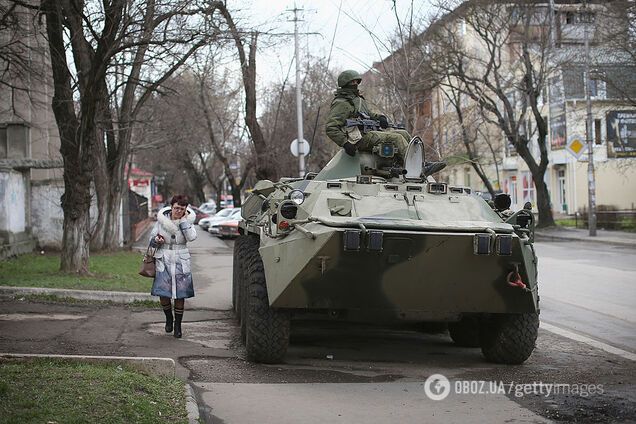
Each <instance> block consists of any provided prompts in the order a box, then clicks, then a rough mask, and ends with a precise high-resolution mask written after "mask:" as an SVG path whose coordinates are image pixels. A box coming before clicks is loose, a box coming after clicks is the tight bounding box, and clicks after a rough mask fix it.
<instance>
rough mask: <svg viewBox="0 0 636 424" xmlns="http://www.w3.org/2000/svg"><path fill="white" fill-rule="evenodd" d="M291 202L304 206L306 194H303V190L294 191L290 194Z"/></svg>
mask: <svg viewBox="0 0 636 424" xmlns="http://www.w3.org/2000/svg"><path fill="white" fill-rule="evenodd" d="M289 200H291V201H292V202H294V203H296V204H297V205H302V203H303V202H304V201H305V193H303V192H302V191H301V190H292V191H291V192H290V193H289Z"/></svg>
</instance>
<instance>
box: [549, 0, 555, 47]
mask: <svg viewBox="0 0 636 424" xmlns="http://www.w3.org/2000/svg"><path fill="white" fill-rule="evenodd" d="M548 25H550V48H551V49H552V50H554V47H555V43H556V36H555V28H554V0H550V3H549V6H548Z"/></svg>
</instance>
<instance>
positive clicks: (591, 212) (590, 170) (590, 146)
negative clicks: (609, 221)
mask: <svg viewBox="0 0 636 424" xmlns="http://www.w3.org/2000/svg"><path fill="white" fill-rule="evenodd" d="M583 10H584V12H585V15H584V16H585V18H586V20H588V19H589V21H590V22H585V23H584V25H585V31H584V34H585V35H584V39H585V104H586V108H587V117H586V122H587V125H586V127H587V128H586V129H585V137H586V139H587V155H588V161H587V200H588V212H587V217H588V218H587V222H588V228H589V231H590V236H591V237H594V236H596V181H595V178H594V142H593V140H592V124H593V121H592V100H591V99H590V81H591V79H590V40H589V38H590V36H589V34H588V33H589V27H590V25H591V24H592V19H591V15H590V14H589V11H588V8H587V0H584V3H583Z"/></svg>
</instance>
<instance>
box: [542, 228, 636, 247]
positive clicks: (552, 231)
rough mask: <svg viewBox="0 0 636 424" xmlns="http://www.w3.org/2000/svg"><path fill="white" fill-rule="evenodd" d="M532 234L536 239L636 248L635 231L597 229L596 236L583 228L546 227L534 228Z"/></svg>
mask: <svg viewBox="0 0 636 424" xmlns="http://www.w3.org/2000/svg"><path fill="white" fill-rule="evenodd" d="M534 234H535V238H536V240H537V241H558V240H562V241H586V242H592V243H605V244H611V245H614V246H625V247H634V248H636V233H630V232H627V231H609V230H597V231H596V236H595V237H590V233H589V231H588V230H587V229H583V228H567V227H548V228H539V229H536V230H535V232H534Z"/></svg>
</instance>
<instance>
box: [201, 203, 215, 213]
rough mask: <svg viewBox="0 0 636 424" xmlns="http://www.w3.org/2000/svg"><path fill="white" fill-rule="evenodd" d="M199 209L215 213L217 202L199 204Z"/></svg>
mask: <svg viewBox="0 0 636 424" xmlns="http://www.w3.org/2000/svg"><path fill="white" fill-rule="evenodd" d="M199 209H201V210H202V211H203V212H205V213H207V214H208V215H214V214H215V213H216V203H215V202H205V203H201V205H200V206H199Z"/></svg>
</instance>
